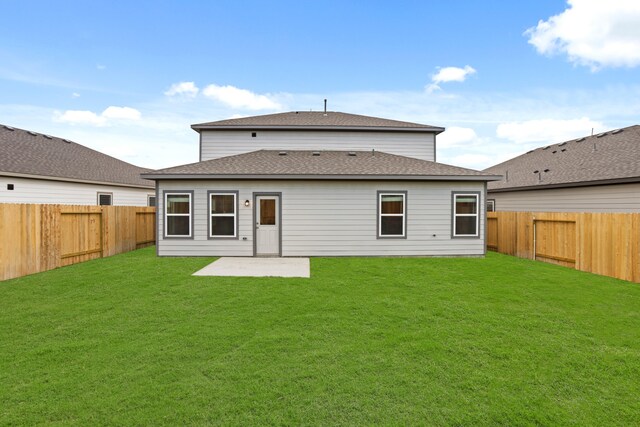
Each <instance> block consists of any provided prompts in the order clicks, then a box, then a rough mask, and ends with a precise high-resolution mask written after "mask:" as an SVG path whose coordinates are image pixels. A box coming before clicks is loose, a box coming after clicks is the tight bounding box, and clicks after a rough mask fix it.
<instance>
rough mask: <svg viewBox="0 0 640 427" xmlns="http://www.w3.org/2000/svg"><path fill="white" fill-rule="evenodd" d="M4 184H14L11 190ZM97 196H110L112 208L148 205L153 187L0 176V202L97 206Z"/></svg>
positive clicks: (153, 192) (153, 191)
mask: <svg viewBox="0 0 640 427" xmlns="http://www.w3.org/2000/svg"><path fill="white" fill-rule="evenodd" d="M7 184H14V189H13V190H8V189H7ZM97 193H111V194H112V195H113V197H112V203H113V205H114V206H147V197H148V196H149V195H154V194H155V190H154V189H153V188H132V187H119V186H115V185H99V184H84V183H78V182H65V181H51V180H45V179H29V178H15V177H9V176H0V203H43V204H61V205H94V206H95V205H97V203H98V201H97Z"/></svg>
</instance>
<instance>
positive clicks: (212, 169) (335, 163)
mask: <svg viewBox="0 0 640 427" xmlns="http://www.w3.org/2000/svg"><path fill="white" fill-rule="evenodd" d="M143 176H144V177H146V178H148V179H385V180H387V179H396V180H400V179H408V180H469V181H490V180H492V179H499V178H500V177H496V176H494V175H492V174H489V173H484V172H480V171H476V170H471V169H464V168H460V167H457V166H449V165H445V164H442V163H435V162H429V161H426V160H419V159H414V158H411V157H404V156H397V155H395V154H388V153H383V152H380V151H375V152H374V151H277V150H260V151H253V152H250V153H244V154H238V155H236V156H228V157H221V158H218V159H212V160H206V161H204V162H198V163H192V164H188V165H183V166H176V167H172V168H167V169H160V170H156V171H153V172H150V173H147V174H144V175H143Z"/></svg>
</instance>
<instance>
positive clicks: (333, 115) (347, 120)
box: [191, 111, 444, 133]
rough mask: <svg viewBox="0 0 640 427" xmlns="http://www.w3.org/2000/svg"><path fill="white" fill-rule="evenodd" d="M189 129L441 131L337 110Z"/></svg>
mask: <svg viewBox="0 0 640 427" xmlns="http://www.w3.org/2000/svg"><path fill="white" fill-rule="evenodd" d="M191 127H192V128H193V129H195V130H197V131H200V130H202V129H220V130H222V129H298V130H300V129H314V130H373V131H376V130H378V131H381V130H387V131H390V130H391V131H405V132H436V133H440V132H443V131H444V128H442V127H438V126H429V125H423V124H419V123H410V122H402V121H399V120H389V119H382V118H379V117H369V116H361V115H358V114H348V113H340V112H337V111H327V112H322V111H292V112H288V113H277V114H266V115H262V116H253V117H242V118H239V119H227V120H219V121H216V122H208V123H200V124H195V125H191Z"/></svg>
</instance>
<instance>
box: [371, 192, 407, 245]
mask: <svg viewBox="0 0 640 427" xmlns="http://www.w3.org/2000/svg"><path fill="white" fill-rule="evenodd" d="M406 201H407V193H406V192H397V193H396V192H393V193H392V192H389V193H386V192H378V237H399V238H403V237H406V228H407V215H406V212H407V206H406Z"/></svg>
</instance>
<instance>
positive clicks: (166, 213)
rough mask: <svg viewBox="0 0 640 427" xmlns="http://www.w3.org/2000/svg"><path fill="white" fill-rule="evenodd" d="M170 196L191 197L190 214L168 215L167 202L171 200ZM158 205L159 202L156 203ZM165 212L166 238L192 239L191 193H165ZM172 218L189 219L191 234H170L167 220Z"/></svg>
mask: <svg viewBox="0 0 640 427" xmlns="http://www.w3.org/2000/svg"><path fill="white" fill-rule="evenodd" d="M169 196H187V197H189V213H186V214H174V213H168V212H167V206H168V204H167V200H168V198H169ZM156 204H157V201H156ZM163 208H164V209H163V210H164V236H165V237H184V238H188V237H191V234H192V230H191V227H192V225H191V222H192V220H191V214H192V212H191V210H192V205H191V193H164V206H163ZM170 216H186V217H189V234H169V221H167V218H168V217H170Z"/></svg>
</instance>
